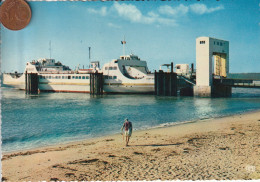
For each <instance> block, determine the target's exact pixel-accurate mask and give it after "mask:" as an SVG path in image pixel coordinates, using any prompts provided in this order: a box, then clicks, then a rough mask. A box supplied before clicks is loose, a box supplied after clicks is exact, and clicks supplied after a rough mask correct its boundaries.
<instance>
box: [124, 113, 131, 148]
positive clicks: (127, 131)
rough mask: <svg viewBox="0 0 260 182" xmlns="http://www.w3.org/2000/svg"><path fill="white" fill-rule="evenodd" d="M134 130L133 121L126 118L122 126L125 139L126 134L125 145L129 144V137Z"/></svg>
mask: <svg viewBox="0 0 260 182" xmlns="http://www.w3.org/2000/svg"><path fill="white" fill-rule="evenodd" d="M124 129H125V131H124V133H123V130H124ZM132 130H133V126H132V123H131V122H130V121H128V119H127V118H126V119H125V122H124V124H123V126H122V128H121V131H122V135H123V139H124V135H125V146H128V142H129V139H130V137H131V135H132Z"/></svg>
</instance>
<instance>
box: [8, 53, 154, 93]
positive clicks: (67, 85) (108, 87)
mask: <svg viewBox="0 0 260 182" xmlns="http://www.w3.org/2000/svg"><path fill="white" fill-rule="evenodd" d="M62 68H63V65H62V64H61V63H59V64H58V65H57V64H56V63H55V61H54V60H53V59H44V60H41V61H37V62H28V63H27V64H26V68H25V72H24V74H22V75H18V74H3V84H5V85H9V86H12V87H15V88H18V89H23V90H24V89H25V74H26V73H37V74H38V79H39V80H38V83H39V84H38V89H39V91H40V92H44V91H46V92H80V93H89V92H90V79H89V78H90V74H89V73H90V72H92V73H93V72H99V73H103V76H104V84H103V92H104V93H153V92H154V75H152V74H148V68H147V64H146V61H141V60H140V59H139V58H138V57H137V56H134V55H130V56H121V57H120V59H117V60H113V61H111V62H109V63H106V64H105V65H104V66H103V68H102V69H99V68H98V69H96V68H95V67H93V68H91V69H86V70H78V71H71V70H69V71H68V70H63V69H62Z"/></svg>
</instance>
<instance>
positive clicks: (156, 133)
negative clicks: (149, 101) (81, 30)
mask: <svg viewBox="0 0 260 182" xmlns="http://www.w3.org/2000/svg"><path fill="white" fill-rule="evenodd" d="M129 144H130V146H128V147H125V144H124V142H123V140H122V135H119V134H118V135H112V136H106V137H102V138H96V139H91V140H85V141H81V142H74V143H70V144H66V145H59V146H51V147H45V148H38V149H34V150H29V151H21V152H13V153H6V154H3V158H2V170H3V171H2V175H3V178H2V179H3V180H6V181H39V180H46V181H76V180H77V181H82V180H86V181H90V180H95V181H96V180H105V181H110V180H177V179H180V180H210V179H217V180H225V179H260V111H257V112H252V113H247V114H243V115H235V116H229V117H224V118H217V119H216V118H215V119H207V120H200V121H196V122H192V123H187V124H182V125H176V126H171V127H165V128H156V129H150V130H145V131H134V132H133V135H132V138H131V140H130V143H129Z"/></svg>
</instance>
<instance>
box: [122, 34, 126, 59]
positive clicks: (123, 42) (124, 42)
mask: <svg viewBox="0 0 260 182" xmlns="http://www.w3.org/2000/svg"><path fill="white" fill-rule="evenodd" d="M121 44H123V56H125V44H126V41H125V36H124V40H123V41H121Z"/></svg>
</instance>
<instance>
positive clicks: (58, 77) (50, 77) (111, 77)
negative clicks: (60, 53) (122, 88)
mask: <svg viewBox="0 0 260 182" xmlns="http://www.w3.org/2000/svg"><path fill="white" fill-rule="evenodd" d="M104 78H105V79H117V76H106V75H105V76H104ZM40 79H89V76H42V75H40Z"/></svg>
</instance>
